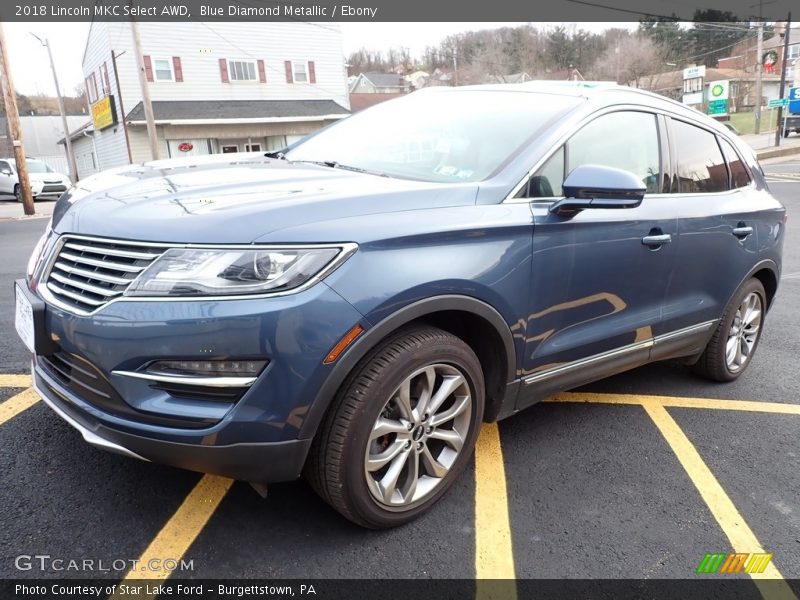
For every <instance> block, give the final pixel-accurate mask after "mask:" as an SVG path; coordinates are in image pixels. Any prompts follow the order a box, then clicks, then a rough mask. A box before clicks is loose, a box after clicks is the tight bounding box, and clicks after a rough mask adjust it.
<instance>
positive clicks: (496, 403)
mask: <svg viewBox="0 0 800 600" xmlns="http://www.w3.org/2000/svg"><path fill="white" fill-rule="evenodd" d="M415 322H419V323H425V324H428V325H432V326H434V327H439V328H440V329H443V330H445V331H448V332H450V333H452V334H453V335H456V336H458V337H459V338H461V339H462V340H464V342H465V343H466V344H467V345H469V346H470V347H471V348H472V350H473V352H475V354H476V355H477V357H478V360H480V362H481V366H482V368H483V369H484V379H485V382H486V408H485V411H484V420H495V419H496V418H497V416H498V414H499V413H500V412H501V411H502V409H503V408H504V407H505V405H506V403H507V402H512V403H513V402H514V400H515V399H514V398H513V397H510V398H506V394H505V391H506V387H507V385H508V384H509V383H511V382H512V381H513V380H514V379H515V373H516V351H515V349H514V338H513V336H512V334H511V330H510V328H509V326H508V324H507V323H506V321H505V319H503V317H502V316H501V315H500V313H499V312H497V310H495V309H494V308H493V307H492V306H490V305H489V304H486V303H485V302H483V301H481V300H478V299H476V298H472V297H469V296H459V295H446V296H436V297H433V298H426V299H424V300H419V301H417V302H414V303H412V304H409V305H408V306H405V307H403V308H401V309H400V310H398V311H396V312H394V313H393V314H392V315H390V316H389V317H387V318H385V319H384V320H383V321H381V322H379V323H378V324H377V325H375V326H373V327H371V328H369V329H368V330H367V331H365V332H364V334H363V335H362V336H360V337H359V338H358V339H357V340H356V341H355V342H354V343H353V344H352V346H350V348H348V350H347V351H346V352H345V353H344V354H343V355H342V356H341V357H340V358H339V359H338V361H337V362H336V364H335V365H334V367H333V369H332V371H331V372H330V374H329V375H328V377H327V378H326V380H325V382H324V383H323V385H322V387H321V388H320V390H319V391H318V392H317V394H316V396H315V398H314V401H313V403H312V405H311V407H310V409H309V413H308V415H307V417H306V418H305V420H304V422H303V425H302V427H301V428H300V434H299V437H300V438H301V439H305V438H310V437H314V435H315V434H316V432H317V429H318V428H319V425H320V423H321V422H322V420H323V418H324V416H325V413H326V412H327V411H328V408H329V407H330V404H331V402H332V401H333V398H334V397H335V396H336V393H337V392H338V391H339V388H341V386H342V384H343V383H344V382H345V380H346V378H347V376H348V375H349V374H350V373H351V372H352V371H353V369H354V368H355V367H356V366H357V365H358V363H359V362H360V361H361V360H362V359H363V358H364V357H365V356H367V354H368V353H369V352H370V351H371V350H372V349H373V348H374V347H375V346H376V345H377V344H378V343H379V342H380V341H381V340H383V339H385V338H386V337H387V336H389V335H391V334H392V333H394V332H395V331H397V330H398V329H400V328H402V327H405V326H407V325H409V324H411V323H415ZM484 338H485V339H484ZM487 342H488V343H487ZM498 356H499V358H500V360H499V361H498V360H497V357H498Z"/></svg>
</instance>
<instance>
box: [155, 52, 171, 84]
mask: <svg viewBox="0 0 800 600" xmlns="http://www.w3.org/2000/svg"><path fill="white" fill-rule="evenodd" d="M153 74H154V75H155V80H156V81H175V71H174V70H173V68H172V59H171V58H154V59H153Z"/></svg>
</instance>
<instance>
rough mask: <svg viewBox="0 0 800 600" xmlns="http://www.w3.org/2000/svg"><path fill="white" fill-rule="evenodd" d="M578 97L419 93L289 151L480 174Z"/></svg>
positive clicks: (293, 156) (360, 163) (361, 163)
mask: <svg viewBox="0 0 800 600" xmlns="http://www.w3.org/2000/svg"><path fill="white" fill-rule="evenodd" d="M578 102H579V100H577V99H575V98H571V97H568V96H559V95H550V94H536V93H527V92H513V91H490V90H459V91H449V92H444V91H442V92H438V91H433V90H431V91H423V92H415V93H412V94H410V95H408V96H405V97H403V98H401V99H398V100H392V101H389V102H385V103H382V104H379V105H377V106H375V107H373V108H370V109H369V110H365V111H363V112H360V113H356V114H355V115H353V116H352V117H350V118H348V119H346V120H344V121H341V122H339V123H337V124H336V125H334V126H332V127H329V128H328V129H325V130H323V131H321V132H320V133H319V134H317V135H315V136H313V137H310V138H308V139H307V140H305V141H303V142H301V143H300V144H298V145H297V146H295V147H294V148H292V150H290V151H289V152H287V153H286V158H287V159H289V160H291V161H309V162H320V163H327V164H328V165H329V166H337V165H338V166H342V167H351V168H357V169H364V170H366V171H369V172H372V173H380V174H383V175H388V176H392V177H402V178H408V179H416V180H421V181H432V182H458V181H464V182H470V181H481V180H483V179H486V178H487V177H489V176H490V175H491V174H492V173H494V172H495V171H496V170H497V168H498V167H500V166H501V165H502V164H503V163H504V162H505V161H506V160H508V159H509V158H510V157H512V156H513V155H514V154H515V152H516V151H517V150H518V149H519V148H520V146H522V145H523V144H524V143H525V142H526V141H527V140H528V139H530V138H531V137H532V136H533V135H534V134H536V132H537V131H538V130H539V129H541V128H542V126H544V125H545V124H546V123H548V122H549V121H550V120H551V119H553V118H555V117H556V116H558V115H559V114H562V113H564V112H566V111H567V110H569V109H570V108H572V107H574V106H575V104H577V103H578Z"/></svg>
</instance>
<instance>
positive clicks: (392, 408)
mask: <svg viewBox="0 0 800 600" xmlns="http://www.w3.org/2000/svg"><path fill="white" fill-rule="evenodd" d="M471 420H472V395H471V393H470V388H469V384H468V383H467V378H466V377H465V376H464V374H463V373H462V372H461V371H460V370H459V369H457V368H456V367H454V366H452V365H447V364H432V365H428V366H426V367H423V368H421V369H419V370H417V371H415V372H413V373H412V374H411V375H409V376H408V377H407V378H406V379H405V380H403V382H402V383H401V384H400V385H399V386H398V387H397V389H396V390H395V391H394V392H393V393H392V394H391V396H390V397H389V399H388V400H387V402H386V404H385V405H384V407H383V409H382V410H381V412H380V414H379V415H378V418H377V419H376V421H375V423H374V425H373V427H372V430H371V432H370V436H369V441H368V443H367V448H366V452H365V455H364V474H365V476H366V479H367V487H368V488H369V491H370V493H371V494H372V497H373V498H374V499H375V500H376V501H377V502H378V503H379V504H381V505H383V506H385V507H388V508H395V509H402V508H403V507H406V506H408V505H410V504H412V503H414V502H417V501H419V500H421V499H423V498H425V497H426V496H428V495H430V494H431V493H432V492H433V491H434V490H435V489H436V488H437V487H438V486H439V485H440V484H441V483H442V481H443V480H444V478H445V477H446V476H447V474H448V473H449V472H450V469H451V468H452V467H453V465H454V464H455V462H456V459H457V458H458V456H459V454H460V453H461V450H462V448H463V446H464V441H465V440H466V437H467V435H468V432H469V428H470V422H471Z"/></svg>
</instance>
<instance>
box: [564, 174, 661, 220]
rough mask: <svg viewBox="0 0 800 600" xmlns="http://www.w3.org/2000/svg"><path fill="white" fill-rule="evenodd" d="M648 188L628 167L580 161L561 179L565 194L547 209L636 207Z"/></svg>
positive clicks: (566, 211) (574, 211)
mask: <svg viewBox="0 0 800 600" xmlns="http://www.w3.org/2000/svg"><path fill="white" fill-rule="evenodd" d="M646 190H647V188H646V187H645V185H644V183H642V181H641V180H640V179H638V178H637V177H636V175H634V174H633V173H630V172H629V171H624V170H623V169H615V168H613V167H604V166H601V165H580V166H579V167H575V169H574V170H573V171H572V173H570V174H569V175H568V176H567V179H566V181H564V196H565V198H563V199H561V200H559V201H558V202H556V203H554V204H553V205H552V206H551V207H550V212H551V213H555V214H557V215H560V216H563V217H572V216H575V215H576V214H577V213H579V212H580V211H582V210H584V209H586V208H636V207H637V206H639V205H640V204H641V203H642V199H643V198H644V193H645V191H646Z"/></svg>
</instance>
